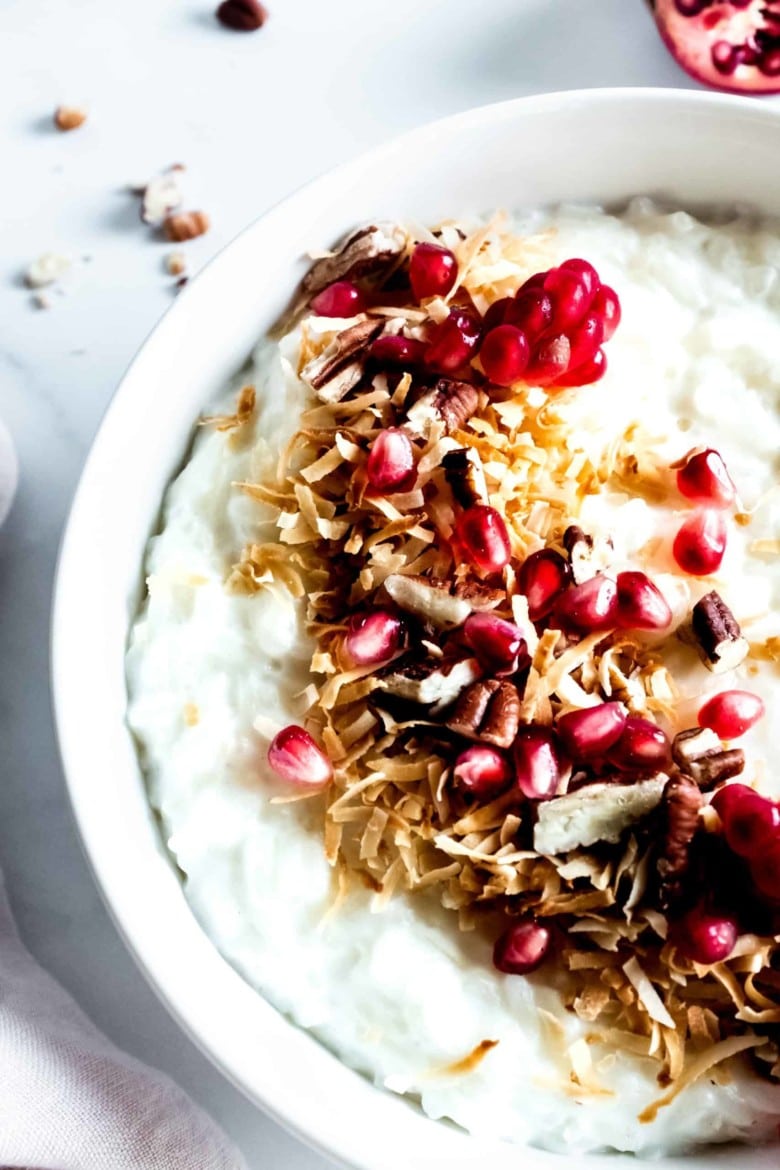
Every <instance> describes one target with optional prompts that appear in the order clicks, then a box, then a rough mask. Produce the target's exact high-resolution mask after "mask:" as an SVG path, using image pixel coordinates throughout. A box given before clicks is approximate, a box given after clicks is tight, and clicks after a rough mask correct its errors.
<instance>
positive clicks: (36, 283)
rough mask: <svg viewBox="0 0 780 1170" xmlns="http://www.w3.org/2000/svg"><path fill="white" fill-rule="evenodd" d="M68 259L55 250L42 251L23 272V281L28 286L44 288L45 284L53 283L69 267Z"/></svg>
mask: <svg viewBox="0 0 780 1170" xmlns="http://www.w3.org/2000/svg"><path fill="white" fill-rule="evenodd" d="M70 263H71V262H70V259H69V258H68V257H67V256H61V255H59V254H58V253H57V252H44V254H43V255H42V256H39V257H38V259H37V260H34V261H33V262H32V264H31V265H30V267H29V268H28V269H27V272H26V273H25V281H26V282H27V285H28V287H29V288H44V287H45V286H46V285H47V284H54V282H55V281H57V280H59V279H60V277H61V276H64V275H65V273H66V272H67V271H68V269H69V268H70Z"/></svg>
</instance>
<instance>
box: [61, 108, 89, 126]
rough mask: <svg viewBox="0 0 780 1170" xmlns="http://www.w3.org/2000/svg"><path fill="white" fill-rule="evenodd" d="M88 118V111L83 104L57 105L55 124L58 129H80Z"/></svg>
mask: <svg viewBox="0 0 780 1170" xmlns="http://www.w3.org/2000/svg"><path fill="white" fill-rule="evenodd" d="M86 120H87V111H86V110H83V109H82V108H81V106H57V109H56V110H55V111H54V125H55V126H56V127H57V129H58V130H78V128H79V126H83V124H84V123H85V122H86Z"/></svg>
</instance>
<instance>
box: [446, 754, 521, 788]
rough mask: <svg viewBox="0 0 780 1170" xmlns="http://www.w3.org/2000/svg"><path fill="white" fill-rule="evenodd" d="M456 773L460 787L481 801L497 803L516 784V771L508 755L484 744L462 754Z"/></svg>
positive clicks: (456, 765) (455, 778) (455, 769)
mask: <svg viewBox="0 0 780 1170" xmlns="http://www.w3.org/2000/svg"><path fill="white" fill-rule="evenodd" d="M452 774H453V777H454V783H455V785H456V787H458V788H460V789H461V791H462V792H466V793H468V794H469V796H474V797H476V799H477V800H484V801H489V800H493V799H494V798H495V797H496V796H500V795H501V793H502V792H504V791H506V789H507V788H508V787H509V785H510V784H511V783H512V769H511V767H510V765H509V761H508V760H507V758H506V756H503V755H502V754H501V752H499V751H497V750H496V749H495V748H493V747H488V746H487V744H481V743H479V744H475V745H474V746H473V747H470V748H466V750H465V751H464V752H461V753H460V755H459V756H458V758H457V760H456V761H455V766H454V768H453V769H452Z"/></svg>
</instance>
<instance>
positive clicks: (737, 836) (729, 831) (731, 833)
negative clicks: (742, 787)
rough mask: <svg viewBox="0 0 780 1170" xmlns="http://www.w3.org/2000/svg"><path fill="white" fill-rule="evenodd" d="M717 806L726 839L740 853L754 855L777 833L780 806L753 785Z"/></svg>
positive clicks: (741, 855) (779, 821)
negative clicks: (754, 790)
mask: <svg viewBox="0 0 780 1170" xmlns="http://www.w3.org/2000/svg"><path fill="white" fill-rule="evenodd" d="M715 807H716V809H717V812H718V816H719V817H720V818H721V820H722V821H723V831H724V833H725V835H726V843H727V845H728V847H729V849H731V850H733V852H734V853H736V854H737V855H738V856H739V857H746V858H751V857H753V856H754V854H755V853H756V850H761V849H762V848H763V847H764V846H766V845H767V844H768V843H769V842H770V841H772V840H774V839H775V837H776V836H777V831H778V829H779V828H780V808H778V807H777V805H776V804H775V803H774V802H773V801H771V800H767V799H766V797H764V796H759V794H758V793H757V792H753V791H752V789H749V790H748V792H746V793H744V795H740V796H737V797H732V798H731V800H730V801H724V802H723V803H720V802H719V803H718V804H716V806H715Z"/></svg>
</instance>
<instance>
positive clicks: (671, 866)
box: [657, 776, 704, 910]
mask: <svg viewBox="0 0 780 1170" xmlns="http://www.w3.org/2000/svg"><path fill="white" fill-rule="evenodd" d="M703 803H704V801H703V798H702V794H701V791H700V789H699V786H698V784H696V783H695V781H693V780H691V779H690V778H689V777H688V776H673V777H671V779H669V780H668V781H667V783H666V787H665V788H664V792H663V798H662V801H661V812H662V816H663V842H662V845H661V855H660V857H659V858H658V865H657V871H658V896H659V901H660V905H661V909H662V910H669V909H670V907H671V906H673V905H674V903H675V902H678V901H679V899H680V896H681V894H682V893H683V886H684V882H685V879H686V877H687V876H688V872H689V869H690V854H691V843H692V842H693V838H694V837H695V835H696V829H697V827H698V824H699V809H700V808H701V806H702V804H703Z"/></svg>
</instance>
